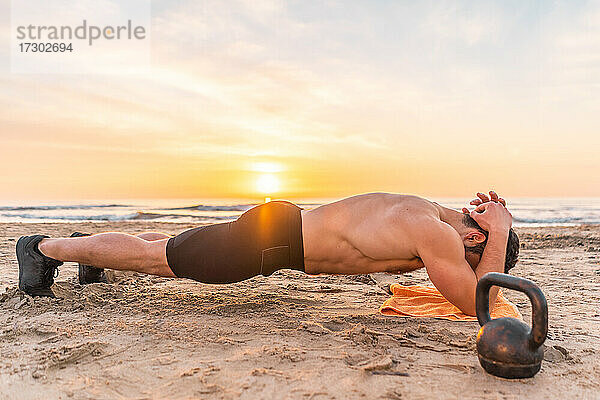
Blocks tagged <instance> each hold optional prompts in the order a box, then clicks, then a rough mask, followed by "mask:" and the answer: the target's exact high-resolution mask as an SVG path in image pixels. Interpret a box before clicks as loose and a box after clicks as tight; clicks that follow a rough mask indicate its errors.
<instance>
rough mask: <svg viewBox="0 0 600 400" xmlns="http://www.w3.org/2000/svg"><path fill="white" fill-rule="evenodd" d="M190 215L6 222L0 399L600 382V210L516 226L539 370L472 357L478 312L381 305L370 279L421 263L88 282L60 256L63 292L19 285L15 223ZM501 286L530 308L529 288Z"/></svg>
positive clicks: (519, 387)
mask: <svg viewBox="0 0 600 400" xmlns="http://www.w3.org/2000/svg"><path fill="white" fill-rule="evenodd" d="M188 227H191V226H190V225H187V224H169V223H152V222H120V223H77V224H0V399H39V398H46V399H71V398H72V399H115V398H127V399H129V398H131V399H154V398H169V399H195V398H197V399H234V398H242V399H269V398H272V399H306V400H308V399H359V398H365V399H411V400H414V399H428V398H438V399H456V398H461V399H471V398H486V399H487V398H493V399H517V398H527V399H548V398H592V399H593V398H600V353H599V351H600V226H582V227H577V228H560V227H557V228H522V229H517V231H518V233H519V234H520V237H521V242H522V243H523V249H522V250H521V257H520V261H519V263H518V264H517V267H516V268H515V269H514V270H513V274H516V275H521V276H524V277H527V278H530V279H532V280H534V281H535V282H537V283H538V284H539V285H540V287H541V288H542V290H543V291H544V292H545V294H546V297H547V299H548V304H549V313H550V315H549V320H550V331H549V335H548V340H547V341H546V356H545V361H544V362H543V365H542V370H541V372H540V373H539V374H538V375H537V376H535V377H534V378H532V379H523V380H514V381H510V380H505V379H499V378H496V377H493V376H491V375H488V374H486V373H485V372H484V371H483V370H482V368H481V367H480V366H479V362H478V360H477V353H476V351H475V335H476V333H477V329H478V325H477V323H474V322H450V321H443V320H435V319H415V318H399V317H384V316H382V315H379V314H378V307H379V306H380V305H381V303H382V302H383V301H384V300H385V299H386V298H387V297H388V294H386V293H385V291H384V290H383V289H382V287H381V286H382V285H381V284H379V285H378V284H377V282H380V281H385V280H390V279H393V280H394V281H396V282H398V283H401V284H406V285H408V284H415V283H426V282H428V280H427V276H426V273H425V272H424V271H417V272H413V273H410V274H405V275H402V276H381V275H378V276H375V277H372V276H369V275H359V276H319V277H312V276H307V275H304V274H301V273H298V272H295V271H280V272H277V273H275V274H274V275H273V276H271V277H268V278H265V277H256V278H253V279H250V280H248V281H245V282H241V283H238V284H233V285H204V284H200V283H196V282H193V281H189V280H176V279H167V278H157V277H151V276H146V275H142V274H132V273H125V274H113V275H112V278H113V280H114V283H111V284H93V285H88V286H85V287H82V286H80V285H79V284H78V283H77V279H76V272H77V267H76V265H75V264H72V263H67V264H65V265H63V266H62V267H61V268H60V275H59V277H58V278H57V279H56V284H55V286H54V288H53V289H54V291H55V293H56V294H57V295H58V296H59V298H57V299H47V298H35V299H32V298H30V297H28V296H24V295H23V294H22V293H21V292H19V291H18V290H17V289H16V284H17V279H18V270H17V263H16V257H15V254H14V248H15V243H16V240H17V239H18V237H19V236H21V235H23V234H33V233H46V234H49V235H52V236H67V235H69V234H70V233H71V232H73V231H75V230H79V231H83V232H101V231H111V230H113V231H114V230H118V231H123V232H128V233H137V232H144V231H162V232H166V233H178V232H181V231H182V230H184V229H186V228H188ZM505 293H506V297H507V298H508V299H510V300H511V301H513V302H514V303H516V304H517V305H518V306H519V308H520V310H521V312H522V313H523V314H524V316H525V318H526V320H527V321H529V318H530V307H529V305H528V300H527V298H526V297H525V296H524V295H521V294H518V293H515V292H513V291H506V292H505Z"/></svg>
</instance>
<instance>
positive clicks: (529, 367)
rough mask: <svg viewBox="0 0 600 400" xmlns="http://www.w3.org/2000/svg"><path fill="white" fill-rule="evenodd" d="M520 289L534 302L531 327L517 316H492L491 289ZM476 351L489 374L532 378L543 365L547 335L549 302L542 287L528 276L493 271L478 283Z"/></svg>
mask: <svg viewBox="0 0 600 400" xmlns="http://www.w3.org/2000/svg"><path fill="white" fill-rule="evenodd" d="M494 285H496V286H501V287H504V288H508V289H514V290H518V291H520V292H523V293H525V294H526V295H527V297H529V300H531V304H532V313H531V314H532V317H531V320H532V326H531V329H529V326H528V325H527V324H525V323H523V322H521V321H519V320H518V319H515V318H509V317H504V318H497V319H494V320H491V318H490V310H489V303H490V288H491V287H492V286H494ZM476 309H477V320H478V321H479V325H481V328H479V332H478V333H477V353H478V355H479V362H480V363H481V366H482V367H483V369H485V370H486V371H487V372H488V373H490V374H492V375H496V376H500V377H503V378H530V377H532V376H534V375H535V374H537V372H538V371H539V370H540V368H541V367H542V359H543V358H544V349H543V348H542V344H543V343H544V341H545V340H546V335H547V334H548V304H547V303H546V297H544V293H542V291H541V290H540V288H539V287H538V286H537V285H536V284H535V283H533V282H532V281H530V280H528V279H523V278H518V277H516V276H511V275H507V274H500V273H497V272H490V273H487V274H485V275H484V276H483V277H482V278H481V279H480V280H479V282H477V291H476Z"/></svg>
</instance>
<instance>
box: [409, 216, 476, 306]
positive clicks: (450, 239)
mask: <svg viewBox="0 0 600 400" xmlns="http://www.w3.org/2000/svg"><path fill="white" fill-rule="evenodd" d="M422 226H424V228H423V229H422V230H421V232H419V239H418V243H417V251H418V255H419V258H421V260H422V261H423V264H425V268H426V270H427V274H428V275H429V279H430V280H431V282H432V283H433V285H434V286H435V287H436V288H437V290H439V291H440V293H441V294H442V296H444V297H445V298H446V300H448V301H449V302H450V303H452V304H454V305H455V306H456V307H458V308H459V309H460V310H461V311H462V312H463V313H465V314H467V315H475V289H476V287H477V279H478V278H477V275H476V274H475V273H474V272H473V270H472V269H471V267H470V266H469V264H468V263H467V261H466V260H465V250H464V246H463V243H462V240H461V239H460V236H459V235H458V234H457V233H456V231H455V230H454V229H453V228H452V227H450V226H448V225H445V224H443V223H441V222H439V221H431V223H427V224H423V225H422Z"/></svg>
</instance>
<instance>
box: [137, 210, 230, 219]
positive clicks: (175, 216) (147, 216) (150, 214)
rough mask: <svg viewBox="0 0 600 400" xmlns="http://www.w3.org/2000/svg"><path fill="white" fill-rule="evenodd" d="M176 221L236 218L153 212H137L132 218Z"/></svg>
mask: <svg viewBox="0 0 600 400" xmlns="http://www.w3.org/2000/svg"><path fill="white" fill-rule="evenodd" d="M159 218H162V219H178V218H186V219H193V220H198V221H226V220H232V219H235V218H236V216H230V215H210V216H209V215H189V214H164V213H153V212H144V211H138V212H137V213H136V214H135V216H134V217H133V218H128V219H133V220H154V219H159Z"/></svg>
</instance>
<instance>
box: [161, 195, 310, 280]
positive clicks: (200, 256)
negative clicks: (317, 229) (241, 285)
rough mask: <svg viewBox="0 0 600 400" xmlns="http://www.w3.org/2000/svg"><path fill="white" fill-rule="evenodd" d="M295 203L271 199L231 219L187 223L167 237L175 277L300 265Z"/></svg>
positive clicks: (229, 275)
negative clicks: (196, 225) (188, 226)
mask: <svg viewBox="0 0 600 400" xmlns="http://www.w3.org/2000/svg"><path fill="white" fill-rule="evenodd" d="M300 210H301V209H300V207H298V206H296V205H294V204H292V203H289V202H287V201H271V202H269V203H266V204H261V205H259V206H256V207H254V208H251V209H250V210H248V211H246V212H245V213H244V214H242V215H241V216H240V217H239V218H238V219H237V220H236V221H233V222H228V223H222V224H214V225H206V226H201V227H199V228H194V229H190V230H188V231H185V232H183V233H181V234H180V235H178V236H176V237H174V238H171V239H169V242H168V243H167V262H168V263H169V267H170V268H171V270H172V271H173V273H174V274H175V275H176V276H177V277H180V278H190V279H194V280H196V281H200V282H204V283H231V282H239V281H242V280H244V279H248V278H252V277H253V276H256V275H258V274H262V275H265V276H267V275H271V274H272V273H273V272H275V271H277V270H279V269H284V268H290V269H296V270H299V271H304V245H303V241H302V216H301V214H300Z"/></svg>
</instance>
